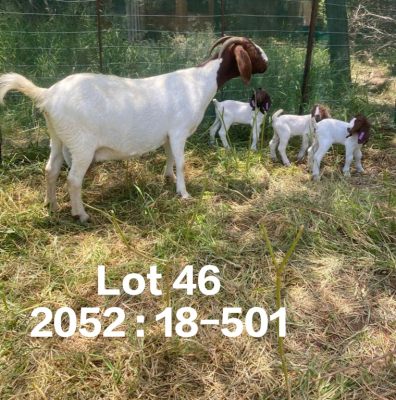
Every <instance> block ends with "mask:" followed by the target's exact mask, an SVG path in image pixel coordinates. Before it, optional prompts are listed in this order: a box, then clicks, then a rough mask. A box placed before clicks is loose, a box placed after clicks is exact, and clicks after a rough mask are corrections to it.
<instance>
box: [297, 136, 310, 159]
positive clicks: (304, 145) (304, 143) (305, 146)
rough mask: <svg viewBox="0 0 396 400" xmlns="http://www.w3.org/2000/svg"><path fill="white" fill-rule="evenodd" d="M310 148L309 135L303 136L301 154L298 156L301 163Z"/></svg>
mask: <svg viewBox="0 0 396 400" xmlns="http://www.w3.org/2000/svg"><path fill="white" fill-rule="evenodd" d="M308 146H309V145H308V135H303V136H302V143H301V149H300V152H299V153H298V156H297V158H298V160H299V161H300V160H302V159H303V158H304V156H305V153H306V151H307V149H308Z"/></svg>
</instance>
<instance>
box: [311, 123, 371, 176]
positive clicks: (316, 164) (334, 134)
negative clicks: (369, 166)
mask: <svg viewBox="0 0 396 400" xmlns="http://www.w3.org/2000/svg"><path fill="white" fill-rule="evenodd" d="M354 123H355V118H353V119H352V120H351V121H350V122H344V121H339V120H336V119H324V120H323V121H320V122H318V123H316V121H315V120H314V119H313V120H312V124H313V126H314V128H315V131H314V135H313V144H312V146H311V147H310V148H309V149H308V166H309V169H310V171H311V172H312V175H313V178H314V179H315V180H318V179H319V178H320V175H319V169H320V163H321V161H322V158H323V156H324V155H325V154H326V152H327V151H328V150H329V148H330V147H331V146H332V145H333V144H334V143H337V144H342V145H344V146H345V166H344V168H343V172H344V174H348V173H349V169H350V165H351V162H352V160H353V158H354V157H355V162H356V169H357V170H358V172H363V171H364V170H363V167H362V164H361V159H362V152H361V148H362V145H361V144H359V143H358V135H356V134H354V135H352V136H350V137H348V138H347V136H348V135H349V133H348V131H347V128H352V127H353V125H354Z"/></svg>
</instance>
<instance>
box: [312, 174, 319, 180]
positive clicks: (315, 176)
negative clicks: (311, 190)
mask: <svg viewBox="0 0 396 400" xmlns="http://www.w3.org/2000/svg"><path fill="white" fill-rule="evenodd" d="M312 180H313V181H320V175H312Z"/></svg>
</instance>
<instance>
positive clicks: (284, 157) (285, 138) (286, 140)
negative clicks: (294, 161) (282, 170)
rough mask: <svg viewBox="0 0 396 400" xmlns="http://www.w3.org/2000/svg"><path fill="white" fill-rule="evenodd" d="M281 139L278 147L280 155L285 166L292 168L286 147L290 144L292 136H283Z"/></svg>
mask: <svg viewBox="0 0 396 400" xmlns="http://www.w3.org/2000/svg"><path fill="white" fill-rule="evenodd" d="M279 139H280V143H279V146H278V151H279V153H280V155H281V157H282V161H283V164H284V165H286V167H290V165H291V164H290V161H289V159H288V158H287V155H286V147H287V144H288V143H289V139H290V136H289V135H288V136H282V137H281V138H279Z"/></svg>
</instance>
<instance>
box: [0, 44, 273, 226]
mask: <svg viewBox="0 0 396 400" xmlns="http://www.w3.org/2000/svg"><path fill="white" fill-rule="evenodd" d="M220 44H221V45H222V47H221V48H220V51H219V53H218V54H216V55H214V56H212V57H210V58H209V59H208V60H207V61H206V62H204V63H203V64H202V65H200V66H199V67H195V68H187V69H182V70H179V71H175V72H171V73H168V74H164V75H159V76H154V77H151V78H144V79H127V78H119V77H116V76H106V75H99V74H77V75H70V76H68V77H67V78H65V79H63V80H62V81H60V82H58V83H56V84H55V85H53V86H51V87H50V88H49V89H43V88H39V87H37V86H36V85H34V84H33V83H32V82H30V81H29V80H27V79H26V78H25V77H23V76H21V75H18V74H15V73H9V74H5V75H2V76H0V103H3V98H4V96H5V94H6V93H7V92H8V91H9V90H12V89H14V90H19V91H20V92H22V93H24V94H26V95H27V96H29V97H30V98H32V99H33V100H35V101H36V104H37V106H38V107H39V109H40V110H41V111H43V113H44V116H45V118H46V121H47V126H48V130H49V133H50V135H51V155H50V158H49V161H48V164H47V167H46V177H47V202H48V203H50V204H52V207H53V208H55V207H56V195H55V190H56V189H55V185H56V180H57V178H58V176H59V173H60V170H61V166H62V163H63V160H64V154H68V153H70V156H71V157H70V158H71V168H70V172H69V175H68V178H67V183H68V190H69V194H70V201H71V207H72V215H73V217H74V218H75V219H79V220H80V221H87V220H88V218H89V217H88V214H87V213H86V212H85V210H84V206H83V203H82V200H81V185H82V181H83V178H84V175H85V173H86V172H87V169H88V167H89V166H90V164H91V163H92V162H95V161H103V160H117V159H118V160H120V159H128V158H131V157H134V156H138V155H141V154H144V153H147V152H149V151H152V150H155V149H157V148H158V147H160V146H164V148H165V152H166V156H167V161H166V168H165V175H166V177H168V178H170V179H172V180H173V179H174V174H173V164H174V163H175V164H176V172H177V183H176V190H177V193H179V194H180V195H181V197H182V198H187V197H189V194H188V193H187V190H186V185H185V178H184V146H185V143H186V140H187V138H188V137H189V136H190V135H192V134H193V133H194V132H195V130H196V129H197V127H198V125H199V124H200V122H201V121H202V118H203V116H204V112H205V109H206V108H207V106H208V105H209V103H210V101H211V100H212V99H213V97H214V95H215V93H216V91H217V90H218V89H219V88H221V87H222V86H223V85H224V84H225V83H226V82H227V81H229V80H230V79H232V78H235V77H237V76H241V77H242V80H243V82H244V83H245V84H248V83H249V82H250V79H251V75H252V74H257V73H264V72H265V71H266V69H267V66H268V58H267V56H266V55H265V53H264V51H263V50H262V49H261V48H260V47H259V46H257V45H256V44H254V43H253V42H252V41H251V40H249V39H247V38H244V37H229V36H227V37H223V38H221V39H219V40H218V41H217V42H216V43H214V44H213V46H212V48H211V51H212V50H213V49H214V48H215V47H216V46H218V45H220ZM154 97H155V98H156V99H157V100H158V101H155V102H154V103H155V107H153V98H154ZM63 148H64V149H63ZM69 162H70V160H69Z"/></svg>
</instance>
